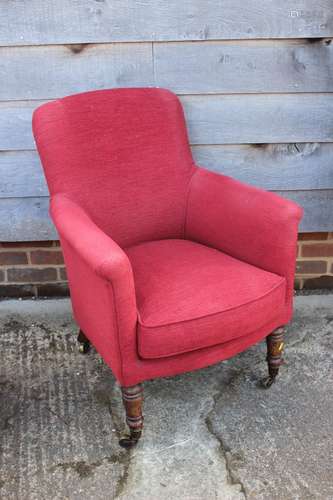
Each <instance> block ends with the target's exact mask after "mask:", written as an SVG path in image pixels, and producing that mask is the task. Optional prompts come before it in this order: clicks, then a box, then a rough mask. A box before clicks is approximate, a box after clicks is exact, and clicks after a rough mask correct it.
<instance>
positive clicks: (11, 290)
mask: <svg viewBox="0 0 333 500" xmlns="http://www.w3.org/2000/svg"><path fill="white" fill-rule="evenodd" d="M35 296H36V290H35V286H34V285H0V297H1V298H5V299H11V298H18V297H35Z"/></svg>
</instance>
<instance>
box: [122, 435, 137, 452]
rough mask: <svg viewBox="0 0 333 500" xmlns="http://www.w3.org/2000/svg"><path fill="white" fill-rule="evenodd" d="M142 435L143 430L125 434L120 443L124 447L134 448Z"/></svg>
mask: <svg viewBox="0 0 333 500" xmlns="http://www.w3.org/2000/svg"><path fill="white" fill-rule="evenodd" d="M140 437H141V432H131V434H124V435H123V436H121V438H120V439H119V445H120V446H121V447H122V448H127V449H129V448H133V447H134V446H135V445H136V444H137V442H138V441H139V439H140Z"/></svg>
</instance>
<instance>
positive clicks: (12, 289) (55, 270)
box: [0, 241, 68, 298]
mask: <svg viewBox="0 0 333 500" xmlns="http://www.w3.org/2000/svg"><path fill="white" fill-rule="evenodd" d="M66 295H68V285H67V278H66V269H65V267H64V260H63V256H62V252H61V249H60V246H59V242H57V241H42V242H38V241H36V242H22V243H0V297H26V298H27V297H36V298H37V297H61V296H66Z"/></svg>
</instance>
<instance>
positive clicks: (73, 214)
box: [50, 194, 132, 281]
mask: <svg viewBox="0 0 333 500" xmlns="http://www.w3.org/2000/svg"><path fill="white" fill-rule="evenodd" d="M50 212H51V216H52V219H53V220H54V223H55V225H56V227H57V230H58V232H59V235H60V236H61V237H62V238H64V239H65V240H66V241H67V243H69V244H70V245H71V247H72V248H73V250H75V251H76V252H77V253H78V254H79V255H80V256H81V257H82V259H84V261H85V262H86V264H87V265H89V266H90V267H91V269H92V270H93V271H94V272H95V273H97V274H98V275H100V276H102V277H103V278H105V279H109V280H112V281H118V280H121V279H123V278H126V275H129V276H131V275H132V269H131V264H130V262H129V260H128V257H127V255H126V254H125V252H124V251H123V250H122V249H121V248H120V247H119V245H117V243H115V242H114V241H113V240H112V239H111V238H110V237H109V236H108V235H107V234H105V233H104V232H103V231H102V230H101V229H100V228H99V227H97V226H96V224H95V223H94V222H93V221H92V220H91V219H90V217H89V216H88V214H87V213H86V212H85V211H84V210H83V209H82V208H81V207H80V206H79V205H77V204H76V203H75V202H73V201H72V200H70V199H69V198H67V197H66V196H64V195H62V194H58V195H55V196H54V197H53V198H52V199H51V205H50ZM129 276H127V278H128V277H129Z"/></svg>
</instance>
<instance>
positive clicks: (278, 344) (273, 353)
mask: <svg viewBox="0 0 333 500" xmlns="http://www.w3.org/2000/svg"><path fill="white" fill-rule="evenodd" d="M283 338H284V328H278V329H277V330H275V331H274V332H273V333H271V334H270V335H268V337H267V338H266V344H267V363H268V373H269V375H268V377H265V378H264V379H263V380H262V381H261V387H263V388H264V389H268V388H269V387H271V385H272V384H274V382H275V379H276V377H277V375H278V373H279V368H280V366H281V365H282V364H283V359H282V355H283V347H284V342H283Z"/></svg>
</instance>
